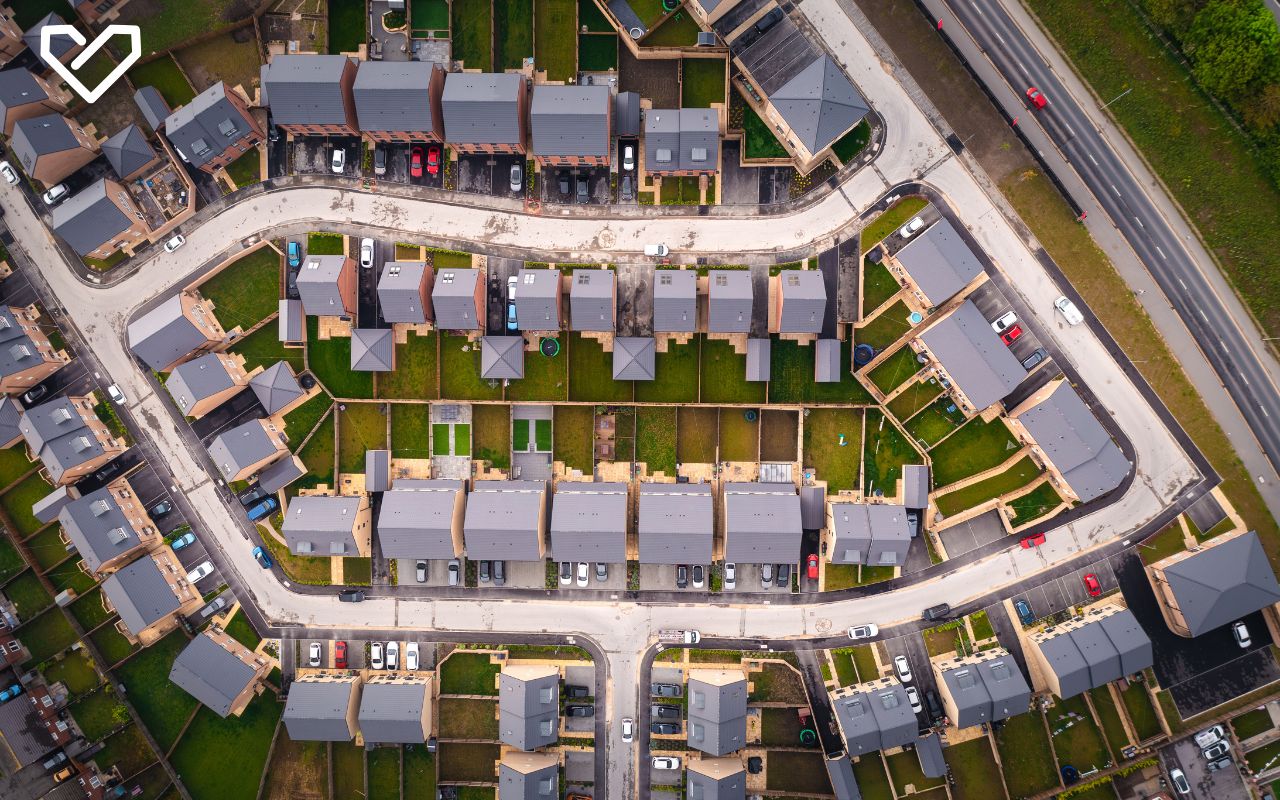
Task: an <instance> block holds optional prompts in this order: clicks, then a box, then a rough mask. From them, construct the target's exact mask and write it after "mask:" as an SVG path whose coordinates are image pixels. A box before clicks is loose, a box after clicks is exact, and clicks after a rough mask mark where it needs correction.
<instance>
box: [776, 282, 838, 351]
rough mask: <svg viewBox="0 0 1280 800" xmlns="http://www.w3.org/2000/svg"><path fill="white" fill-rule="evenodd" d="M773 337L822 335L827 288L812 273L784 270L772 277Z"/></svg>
mask: <svg viewBox="0 0 1280 800" xmlns="http://www.w3.org/2000/svg"><path fill="white" fill-rule="evenodd" d="M773 281H774V292H773V294H774V303H775V305H774V313H773V314H772V315H771V316H772V317H773V320H772V322H773V332H774V333H801V334H815V335H816V334H819V333H822V322H823V320H824V319H825V315H826V311H827V286H826V284H825V283H824V282H823V280H822V273H821V272H819V271H818V270H816V269H784V270H782V274H780V275H776V276H774V277H773Z"/></svg>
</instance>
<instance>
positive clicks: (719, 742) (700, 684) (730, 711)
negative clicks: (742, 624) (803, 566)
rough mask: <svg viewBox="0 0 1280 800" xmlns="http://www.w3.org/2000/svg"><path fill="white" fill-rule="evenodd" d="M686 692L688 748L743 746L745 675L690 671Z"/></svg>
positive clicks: (723, 750) (714, 750) (714, 751)
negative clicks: (687, 704)
mask: <svg viewBox="0 0 1280 800" xmlns="http://www.w3.org/2000/svg"><path fill="white" fill-rule="evenodd" d="M797 560H799V559H797ZM735 673H736V674H735ZM686 694H687V696H688V701H689V719H688V726H687V727H688V732H687V737H686V738H687V740H688V742H689V746H690V747H693V748H695V749H697V750H701V751H702V752H704V753H710V754H711V755H713V756H723V755H727V754H729V753H732V752H734V751H736V750H741V749H742V748H743V747H746V746H747V676H746V675H744V674H742V673H741V672H739V671H737V670H702V669H695V670H690V672H689V684H688V688H687V690H686Z"/></svg>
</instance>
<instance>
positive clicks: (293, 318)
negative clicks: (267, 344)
mask: <svg viewBox="0 0 1280 800" xmlns="http://www.w3.org/2000/svg"><path fill="white" fill-rule="evenodd" d="M305 321H306V314H304V313H303V311H302V301H301V300H281V301H280V317H279V323H280V330H279V335H278V338H279V340H280V341H282V342H300V341H302V339H303V336H304V334H303V325H304V323H305Z"/></svg>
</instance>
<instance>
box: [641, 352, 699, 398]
mask: <svg viewBox="0 0 1280 800" xmlns="http://www.w3.org/2000/svg"><path fill="white" fill-rule="evenodd" d="M653 370H654V380H651V381H636V384H635V392H636V401H637V402H641V403H696V402H697V401H698V343H697V342H690V343H688V344H677V343H676V342H669V343H668V344H667V352H665V353H655V354H654V367H653Z"/></svg>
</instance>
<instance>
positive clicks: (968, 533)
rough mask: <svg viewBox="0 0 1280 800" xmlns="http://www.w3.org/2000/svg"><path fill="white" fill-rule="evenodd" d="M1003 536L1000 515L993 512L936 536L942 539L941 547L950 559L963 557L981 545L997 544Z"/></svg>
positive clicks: (952, 527) (954, 526)
mask: <svg viewBox="0 0 1280 800" xmlns="http://www.w3.org/2000/svg"><path fill="white" fill-rule="evenodd" d="M1004 535H1005V533H1004V526H1003V525H1001V524H1000V515H999V514H998V513H997V512H995V511H991V512H988V513H986V514H982V515H981V516H977V517H974V518H973V519H971V520H969V521H968V522H962V523H960V524H959V525H952V526H951V527H950V528H947V529H946V530H945V531H942V532H941V533H939V534H938V536H939V537H940V538H941V539H942V546H943V548H945V549H946V551H947V556H948V557H950V558H955V557H956V556H961V555H964V554H965V553H967V552H969V551H970V550H977V549H978V548H979V547H982V546H983V545H988V544H991V543H992V542H997V541H999V540H1000V539H1002V538H1003V537H1004Z"/></svg>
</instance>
